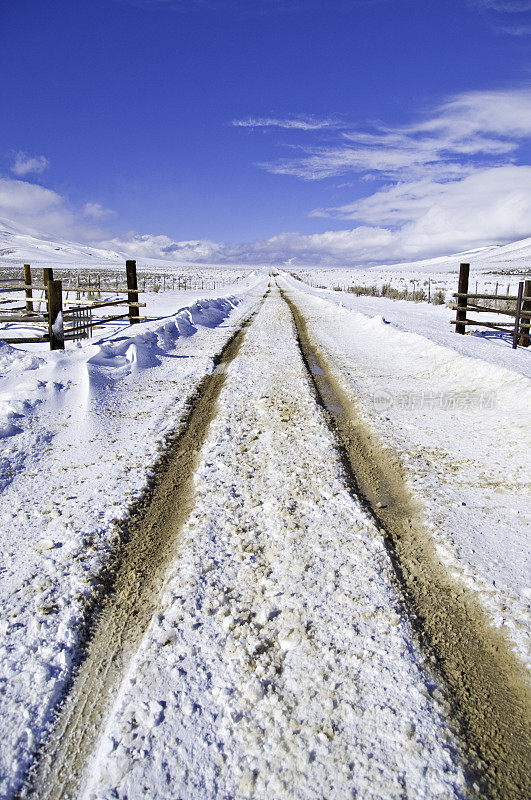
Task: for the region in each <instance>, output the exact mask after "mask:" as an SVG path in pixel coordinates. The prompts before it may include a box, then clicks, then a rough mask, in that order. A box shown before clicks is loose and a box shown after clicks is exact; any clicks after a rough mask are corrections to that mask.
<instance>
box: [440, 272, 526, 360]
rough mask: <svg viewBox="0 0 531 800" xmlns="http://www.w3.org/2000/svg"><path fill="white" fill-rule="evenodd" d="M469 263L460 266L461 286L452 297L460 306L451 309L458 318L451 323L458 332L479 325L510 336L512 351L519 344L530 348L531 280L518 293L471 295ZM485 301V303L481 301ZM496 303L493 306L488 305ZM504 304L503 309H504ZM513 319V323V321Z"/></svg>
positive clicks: (520, 285) (519, 288)
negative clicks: (496, 316)
mask: <svg viewBox="0 0 531 800" xmlns="http://www.w3.org/2000/svg"><path fill="white" fill-rule="evenodd" d="M469 275H470V264H461V265H460V268H459V286H458V290H457V292H456V293H455V294H454V295H453V297H455V298H457V303H455V304H453V305H452V306H451V308H454V309H456V311H457V314H456V319H455V320H452V322H451V324H452V325H455V331H456V333H461V334H463V333H466V328H467V326H478V327H481V328H490V329H492V330H495V331H501V332H502V333H505V334H511V336H512V342H513V349H516V348H517V346H518V345H521V346H522V347H529V341H530V336H529V326H530V322H531V280H525V281H520V283H519V284H518V294H516V295H510V294H506V295H500V294H478V293H477V292H476V293H475V294H471V293H469V291H468V280H469ZM478 301H483V302H478ZM488 303H491V304H492V303H494V305H488ZM502 305H503V307H501V306H502ZM511 306H514V307H511ZM468 312H472V313H473V314H485V313H488V314H499V315H501V316H507V317H511V318H512V320H511V321H510V322H509V321H507V322H500V321H499V320H494V321H490V322H487V321H483V320H477V319H470V317H469V315H468ZM513 320H514V321H513Z"/></svg>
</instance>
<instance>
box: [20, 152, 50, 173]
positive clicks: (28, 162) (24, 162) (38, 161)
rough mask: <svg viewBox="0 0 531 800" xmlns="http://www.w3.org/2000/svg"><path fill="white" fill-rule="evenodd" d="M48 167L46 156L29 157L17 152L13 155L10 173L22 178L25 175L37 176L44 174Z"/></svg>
mask: <svg viewBox="0 0 531 800" xmlns="http://www.w3.org/2000/svg"><path fill="white" fill-rule="evenodd" d="M49 166H50V162H49V161H48V159H47V158H46V156H29V155H28V154H27V153H23V152H22V151H21V150H19V151H18V152H17V153H15V154H14V162H13V165H12V167H11V172H12V173H13V174H14V175H18V176H19V177H20V178H22V177H24V176H25V175H37V174H39V173H40V172H44V170H45V169H47V168H48V167H49Z"/></svg>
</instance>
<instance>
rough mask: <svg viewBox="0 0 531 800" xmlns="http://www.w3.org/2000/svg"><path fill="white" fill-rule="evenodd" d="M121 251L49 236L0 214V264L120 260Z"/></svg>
mask: <svg viewBox="0 0 531 800" xmlns="http://www.w3.org/2000/svg"><path fill="white" fill-rule="evenodd" d="M123 260H124V255H123V254H120V253H116V252H113V251H112V250H103V249H101V248H97V247H91V246H90V245H84V244H78V243H76V242H69V241H67V240H65V239H50V238H49V237H46V236H39V235H36V234H35V233H34V232H30V231H29V230H26V231H25V230H24V229H23V228H19V227H18V226H16V225H15V224H14V223H13V222H11V221H10V220H7V219H4V218H0V266H2V265H5V266H9V265H11V264H17V265H18V264H21V263H23V262H24V263H29V264H32V265H34V266H43V265H44V266H45V265H47V264H55V265H56V266H61V265H67V264H77V265H79V266H85V265H87V266H90V265H92V264H101V263H102V262H103V263H109V264H121V263H123Z"/></svg>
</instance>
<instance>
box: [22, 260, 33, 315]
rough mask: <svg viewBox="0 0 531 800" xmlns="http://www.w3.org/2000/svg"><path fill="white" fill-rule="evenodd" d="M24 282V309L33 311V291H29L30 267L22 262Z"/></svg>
mask: <svg viewBox="0 0 531 800" xmlns="http://www.w3.org/2000/svg"><path fill="white" fill-rule="evenodd" d="M24 283H25V285H26V287H28V286H29V289H28V288H26V311H33V293H32V291H31V267H30V265H29V264H24Z"/></svg>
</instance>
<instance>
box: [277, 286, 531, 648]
mask: <svg viewBox="0 0 531 800" xmlns="http://www.w3.org/2000/svg"><path fill="white" fill-rule="evenodd" d="M282 284H283V285H284V286H285V287H286V288H287V289H288V291H289V293H290V295H291V296H292V297H293V299H294V300H295V302H296V303H297V304H298V305H299V307H300V309H301V311H302V312H303V314H304V315H305V318H306V320H307V322H308V331H309V334H310V336H311V338H312V340H313V341H314V342H315V343H316V344H317V345H318V346H319V347H320V349H321V352H322V353H323V354H324V355H325V357H326V359H327V363H328V364H329V366H330V367H331V369H332V371H333V372H334V374H335V376H336V378H337V379H338V381H339V382H340V384H341V385H342V386H343V388H344V390H345V391H346V393H347V396H349V397H351V398H352V402H354V403H357V404H358V407H359V408H360V409H361V411H362V413H363V415H364V416H365V418H366V419H367V421H368V422H369V423H370V425H371V427H372V428H373V429H374V430H376V431H377V432H378V433H379V435H380V437H381V439H382V441H383V442H384V444H386V445H388V446H390V447H391V448H392V449H393V451H394V452H396V453H398V454H399V457H400V459H401V461H402V464H403V466H404V469H405V472H406V474H407V475H408V476H409V481H410V484H411V487H412V489H413V491H414V493H415V495H416V496H417V497H418V498H419V499H421V500H422V502H423V506H424V510H425V517H426V521H427V524H428V525H429V527H430V528H431V530H432V532H433V536H434V538H435V541H436V542H437V544H438V551H439V554H440V556H441V557H442V558H443V560H444V561H445V562H446V563H447V565H448V569H449V570H451V572H452V574H453V575H454V577H455V578H456V579H458V580H459V581H462V583H463V585H465V586H467V587H468V588H469V589H471V590H472V591H473V592H475V593H476V595H477V597H478V599H479V600H480V602H481V603H482V604H483V606H484V608H485V609H486V610H487V612H488V613H489V614H490V616H491V618H492V621H493V624H495V625H497V626H501V627H502V628H503V630H504V631H505V633H506V634H507V636H508V637H509V640H510V641H512V643H513V646H514V648H515V650H516V652H517V653H518V654H519V655H520V657H521V658H522V659H523V660H524V661H526V662H527V663H529V643H530V626H531V619H530V614H529V600H530V598H531V589H530V586H529V576H530V574H531V558H530V555H531V554H530V547H529V531H530V529H531V503H530V499H529V498H530V494H531V492H530V486H531V472H530V461H529V452H530V446H531V435H530V430H531V381H530V380H529V378H528V377H527V376H528V375H529V365H530V361H531V359H530V357H529V356H530V354H529V352H528V351H527V350H525V349H524V348H519V350H518V351H513V350H511V349H509V348H507V347H505V346H494V345H493V343H492V342H488V341H484V340H481V339H479V338H476V337H473V336H460V335H459V334H456V333H453V332H449V331H448V329H447V328H446V327H445V326H444V323H445V316H446V314H445V311H444V310H443V309H441V308H440V307H434V306H429V305H427V304H418V305H417V304H414V303H408V302H405V301H392V300H386V299H384V298H362V297H360V298H356V297H354V296H352V295H344V294H341V297H340V299H339V298H338V293H335V292H332V293H327V292H318V291H316V290H312V289H309V288H308V287H307V286H305V285H304V284H301V283H300V282H299V281H295V280H293V279H292V278H289V277H285V278H283V279H282ZM448 327H449V326H448ZM416 331H420V332H421V333H417V332H416ZM421 334H422V335H421Z"/></svg>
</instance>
